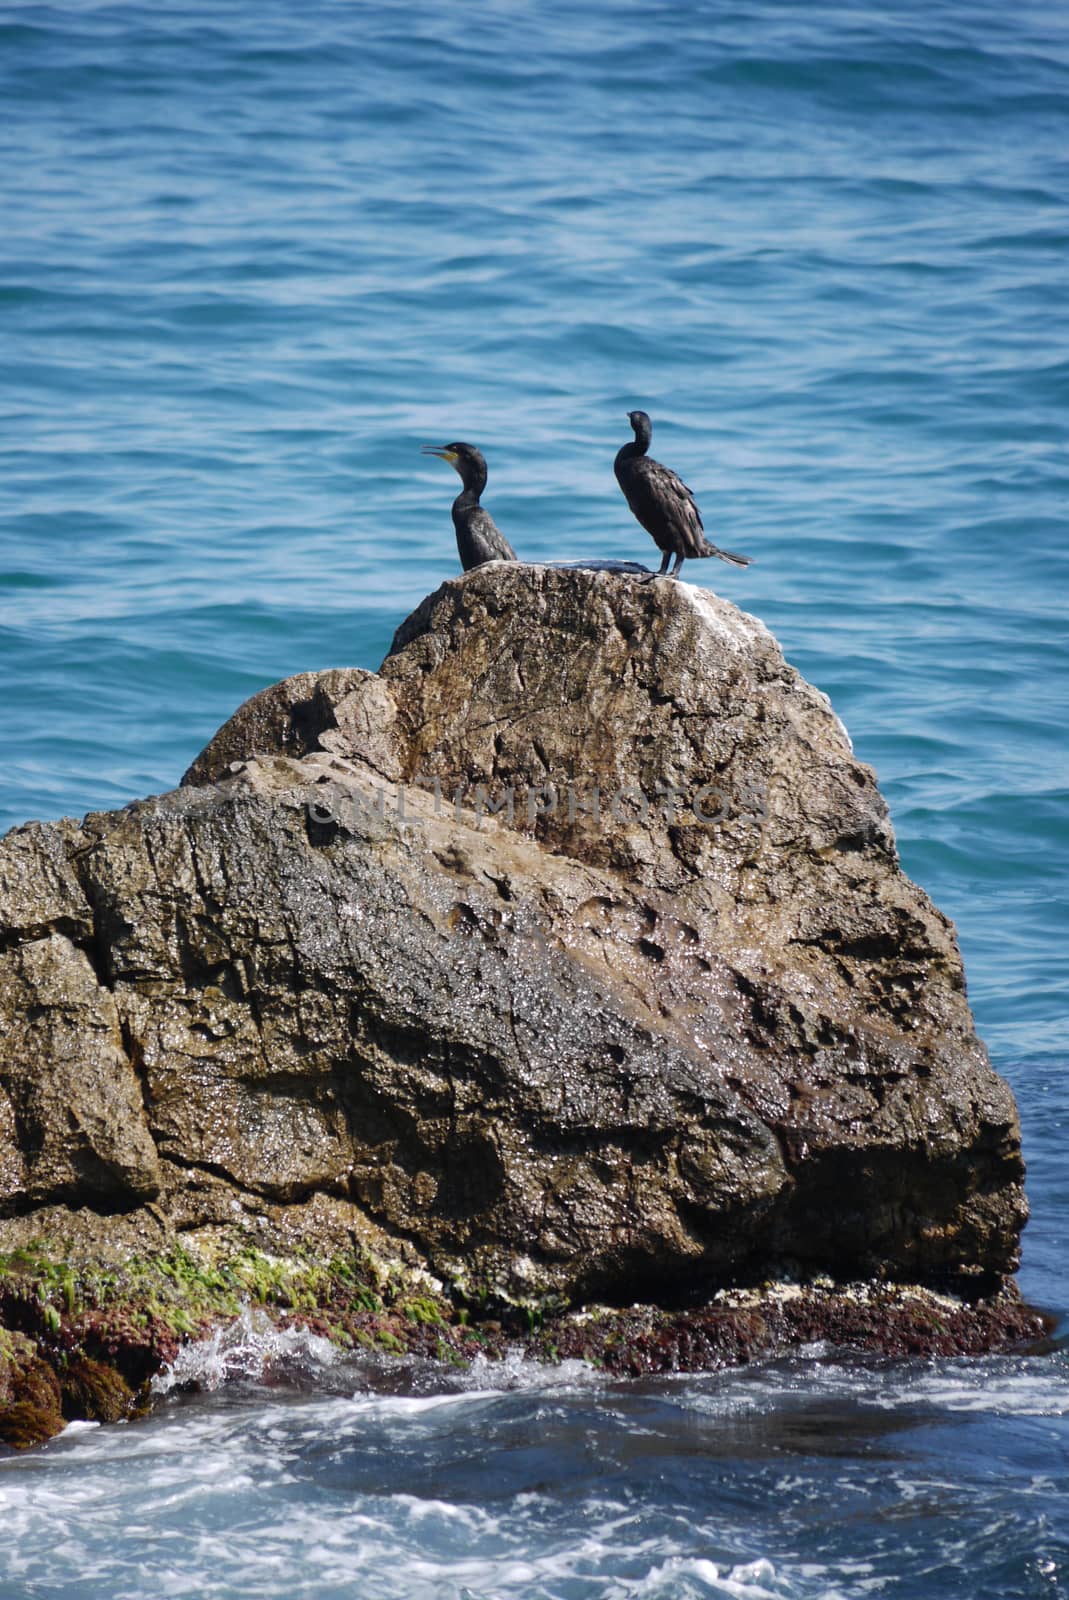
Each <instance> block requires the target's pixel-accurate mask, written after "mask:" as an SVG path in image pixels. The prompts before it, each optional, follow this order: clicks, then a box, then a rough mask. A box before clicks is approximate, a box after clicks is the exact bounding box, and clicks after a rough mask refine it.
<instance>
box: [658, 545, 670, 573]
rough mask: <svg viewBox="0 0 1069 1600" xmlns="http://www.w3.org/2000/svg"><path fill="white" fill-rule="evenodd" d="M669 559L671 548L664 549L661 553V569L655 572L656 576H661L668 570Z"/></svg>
mask: <svg viewBox="0 0 1069 1600" xmlns="http://www.w3.org/2000/svg"><path fill="white" fill-rule="evenodd" d="M671 559H672V552H671V550H666V551H665V553H664V555H663V557H662V558H661V570H660V572H658V574H657V576H658V577H659V578H663V577H664V575H665V573H666V572H667V571H668V563H669V562H670V561H671Z"/></svg>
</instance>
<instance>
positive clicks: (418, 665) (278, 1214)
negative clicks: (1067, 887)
mask: <svg viewBox="0 0 1069 1600" xmlns="http://www.w3.org/2000/svg"><path fill="white" fill-rule="evenodd" d="M0 912H2V922H3V924H4V932H3V937H2V955H0V963H2V965H0V996H2V1002H3V1017H4V1019H5V1020H4V1023H3V1027H4V1029H5V1030H6V1031H5V1033H4V1034H3V1035H2V1036H0V1047H2V1050H3V1055H2V1058H0V1196H2V1199H3V1205H4V1207H5V1209H6V1212H7V1214H8V1215H9V1216H13V1215H17V1214H22V1213H25V1212H26V1211H27V1210H29V1209H31V1208H34V1207H51V1208H53V1211H52V1212H51V1213H50V1215H51V1216H53V1217H54V1216H55V1214H56V1213H55V1208H57V1207H59V1208H68V1209H69V1208H71V1207H78V1206H80V1207H88V1208H92V1210H93V1211H96V1212H101V1213H104V1212H117V1211H125V1212H127V1213H129V1214H130V1216H131V1217H138V1216H142V1215H145V1214H147V1213H148V1212H151V1215H152V1217H153V1218H154V1219H155V1225H156V1226H157V1227H158V1228H159V1229H160V1230H161V1232H162V1234H164V1235H166V1234H167V1232H168V1230H172V1231H173V1230H174V1229H177V1228H193V1227H198V1226H203V1225H204V1224H206V1223H212V1222H221V1221H224V1220H227V1219H228V1218H229V1217H230V1216H232V1215H233V1214H235V1213H236V1214H240V1215H246V1216H253V1215H257V1214H259V1215H261V1216H265V1215H270V1216H271V1217H272V1218H274V1219H275V1220H276V1222H277V1221H279V1219H282V1220H285V1221H288V1225H289V1226H290V1228H291V1233H297V1234H299V1233H300V1228H301V1223H300V1219H301V1218H302V1217H305V1216H310V1215H312V1216H314V1215H315V1214H316V1210H315V1207H309V1204H308V1202H309V1201H310V1200H313V1199H315V1198H316V1197H329V1198H330V1201H331V1204H332V1205H333V1206H334V1208H335V1213H337V1212H339V1211H340V1212H341V1213H344V1214H347V1215H351V1217H352V1218H353V1220H354V1227H355V1226H357V1224H358V1223H362V1222H363V1221H365V1220H366V1221H367V1222H368V1223H369V1224H371V1225H374V1227H375V1228H376V1229H377V1230H379V1231H380V1232H381V1235H382V1236H383V1237H385V1238H392V1239H395V1240H398V1241H401V1240H403V1241H407V1242H408V1243H409V1244H410V1245H414V1246H415V1247H416V1248H417V1250H418V1252H419V1254H420V1256H421V1257H422V1258H423V1259H424V1260H426V1261H427V1262H428V1263H429V1264H430V1265H431V1266H432V1267H433V1268H434V1269H435V1270H436V1271H438V1272H439V1273H442V1274H444V1275H447V1276H450V1277H454V1278H457V1279H459V1280H461V1281H462V1282H466V1283H468V1284H469V1285H471V1286H474V1287H479V1286H489V1287H494V1288H503V1289H507V1290H510V1291H511V1292H513V1293H516V1292H522V1293H546V1292H558V1293H562V1294H564V1295H567V1296H569V1297H572V1298H583V1297H590V1296H594V1295H596V1296H600V1297H602V1298H609V1299H618V1300H631V1299H635V1298H637V1297H638V1296H640V1295H646V1296H649V1297H652V1298H655V1299H656V1298H662V1299H666V1298H671V1297H674V1296H677V1295H679V1294H680V1293H683V1292H694V1291H696V1290H702V1289H711V1288H712V1287H714V1286H715V1285H717V1284H718V1283H722V1282H725V1281H727V1280H729V1279H753V1278H758V1277H764V1276H768V1275H770V1274H772V1273H774V1272H776V1271H782V1270H784V1269H792V1268H793V1269H794V1270H803V1271H807V1272H811V1273H816V1272H820V1273H826V1274H830V1275H831V1276H832V1277H834V1278H836V1279H839V1280H843V1279H846V1278H849V1277H856V1276H858V1275H871V1274H880V1275H884V1276H887V1277H890V1278H897V1279H901V1280H915V1281H924V1282H928V1283H944V1284H952V1285H956V1286H958V1287H959V1288H961V1287H965V1288H972V1289H976V1290H979V1289H980V1288H983V1287H988V1286H990V1285H991V1284H992V1282H995V1281H997V1280H999V1279H1000V1278H1001V1277H1003V1276H1004V1275H1005V1274H1008V1273H1009V1272H1011V1271H1012V1270H1013V1268H1014V1266H1015V1265H1016V1262H1017V1250H1018V1239H1019V1233H1020V1229H1021V1226H1022V1224H1023V1221H1024V1218H1025V1214H1026V1213H1025V1204H1024V1197H1023V1192H1022V1187H1021V1185H1022V1178H1023V1167H1022V1163H1021V1156H1020V1145H1019V1130H1018V1125H1017V1118H1016V1113H1015V1108H1014V1105H1013V1100H1012V1096H1011V1094H1010V1092H1009V1090H1008V1088H1007V1087H1006V1085H1005V1084H1004V1083H1003V1082H1002V1080H1001V1079H999V1078H998V1077H997V1076H996V1074H995V1073H994V1072H993V1071H992V1069H991V1067H990V1064H989V1063H988V1060H987V1057H986V1055H985V1052H984V1050H983V1047H982V1045H981V1044H980V1043H979V1041H978V1040H977V1038H976V1036H975V1033H974V1031H973V1026H972V1019H971V1016H970V1013H969V1009H968V1005H967V1002H966V998H965V986H964V978H963V974H962V967H961V960H960V956H959V954H958V950H957V945H956V943H955V939H954V933H953V929H952V927H951V925H950V924H949V923H948V922H947V920H946V919H945V918H944V917H943V916H941V915H940V913H939V912H938V911H937V910H936V909H935V908H934V907H933V906H932V905H931V903H930V902H929V901H928V900H927V898H926V897H925V895H924V894H923V893H922V892H921V891H920V890H919V889H917V888H916V887H915V886H914V885H913V884H911V883H910V882H909V881H908V880H907V879H906V878H905V877H904V876H903V874H902V872H901V870H900V868H899V866H898V862H897V858H896V855H895V849H894V842H893V837H892V833H891V829H890V826H889V823H888V819H887V812H886V807H885V806H884V804H883V801H882V800H881V798H880V795H879V793H878V791H877V788H876V784H875V780H874V777H873V774H872V773H871V771H870V770H869V769H868V768H867V767H865V766H863V765H861V764H860V763H859V762H857V761H856V760H855V759H854V757H853V755H852V752H851V749H850V745H849V741H848V740H847V737H846V735H845V732H844V731H843V729H842V726H841V724H840V723H839V722H838V720H837V719H836V717H835V715H834V713H833V712H832V711H831V709H830V707H829V705H828V702H827V700H826V699H825V697H824V696H823V695H821V694H820V693H819V692H818V691H816V690H814V689H813V688H811V687H810V686H809V685H808V684H806V683H805V682H804V681H803V680H802V679H801V678H800V677H799V676H798V674H797V673H796V672H795V671H794V670H793V669H792V668H791V667H789V666H788V665H787V664H786V663H785V662H784V660H783V657H782V654H781V652H780V650H779V648H778V646H777V645H776V642H775V640H774V639H773V638H772V637H771V635H770V634H769V633H768V632H767V630H766V629H765V628H764V627H763V626H762V625H761V624H760V623H759V622H756V621H755V620H754V619H752V618H750V617H747V616H745V615H743V614H742V613H741V612H739V611H738V610H737V609H736V608H735V607H734V606H732V605H730V604H728V603H727V602H725V601H723V600H719V599H717V598H716V597H715V596H713V595H710V594H708V593H705V592H703V591H701V590H697V589H693V588H690V587H689V586H687V585H685V584H680V583H673V582H670V581H663V582H661V581H657V582H643V581H641V580H640V579H638V578H635V577H633V576H631V575H626V574H623V573H616V572H610V571H598V572H593V571H582V570H579V571H576V570H562V569H552V568H544V567H530V566H523V565H520V564H515V565H513V564H511V563H510V564H507V565H504V564H502V565H493V566H489V567H483V568H478V569H476V570H474V571H472V572H470V573H468V574H466V575H465V576H464V577H462V578H459V579H456V580H454V581H451V582H449V583H447V584H445V585H444V586H443V587H442V588H441V589H440V590H439V591H438V592H437V593H436V594H435V595H432V596H430V597H429V598H428V599H427V600H426V601H424V603H423V604H422V605H421V606H420V608H419V609H418V610H417V611H416V612H415V613H414V615H413V616H412V617H410V618H409V620H408V621H407V622H406V623H405V624H404V626H403V627H402V628H401V630H400V631H399V633H398V636H397V639H396V640H395V643H394V647H393V650H392V651H391V654H390V655H389V657H388V658H387V660H386V662H385V663H384V665H383V667H382V670H381V672H380V673H379V674H372V673H364V672H357V671H345V672H342V671H337V672H333V673H322V674H318V675H313V674H307V673H306V674H302V675H301V676H300V678H297V679H290V680H288V681H287V682H286V683H284V684H280V685H276V686H275V687H274V688H273V689H269V690H265V691H264V692H263V693H262V694H260V695H257V696H256V697H255V698H254V699H253V700H251V701H250V702H248V703H247V705H245V706H244V707H242V708H241V710H240V711H239V712H238V713H237V714H236V715H235V717H233V718H232V719H231V721H230V722H229V723H228V724H227V725H226V726H225V727H224V728H223V729H222V730H220V733H219V734H218V735H217V736H216V738H215V739H214V740H213V741H212V743H211V744H210V745H209V746H208V748H207V749H206V750H205V751H204V752H203V754H202V755H201V756H200V757H199V758H198V759H197V761H196V762H195V763H194V765H193V767H192V768H191V769H190V772H189V773H188V774H187V776H186V780H185V785H184V787H183V788H181V789H179V790H177V791H175V792H173V793H170V794H166V795H163V796H161V797H159V798H157V799H153V800H149V801H145V802H142V803H139V804H137V805H134V806H130V807H127V808H126V809H125V810H124V811H120V812H116V813H109V814H103V815H94V816H90V817H88V818H86V819H85V821H84V823H83V824H81V825H80V826H77V825H75V824H73V823H70V822H64V823H60V824H55V825H50V826H46V827H41V826H37V825H33V826H31V827H28V828H24V829H20V830H16V831H15V832H14V833H13V834H11V835H9V836H8V838H7V840H6V841H5V842H4V844H3V845H2V846H0ZM148 1202H151V1205H148ZM280 1225H281V1224H280ZM3 1228H4V1225H3V1224H2V1223H0V1242H2V1239H3ZM310 1242H314V1240H311V1241H310Z"/></svg>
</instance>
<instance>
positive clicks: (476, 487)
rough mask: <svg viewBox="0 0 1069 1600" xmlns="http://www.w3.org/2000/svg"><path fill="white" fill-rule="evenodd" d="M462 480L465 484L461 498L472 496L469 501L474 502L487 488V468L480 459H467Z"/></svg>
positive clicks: (461, 476)
mask: <svg viewBox="0 0 1069 1600" xmlns="http://www.w3.org/2000/svg"><path fill="white" fill-rule="evenodd" d="M460 481H461V483H463V485H464V494H462V495H461V496H460V498H461V499H462V500H463V499H464V496H465V495H467V496H469V497H470V502H469V503H474V502H475V501H477V500H478V498H479V496H480V495H481V494H482V492H483V490H484V489H485V488H486V468H485V467H484V466H483V465H482V463H481V462H479V461H465V463H464V471H463V472H462V473H461V475H460Z"/></svg>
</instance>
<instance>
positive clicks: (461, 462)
mask: <svg viewBox="0 0 1069 1600" xmlns="http://www.w3.org/2000/svg"><path fill="white" fill-rule="evenodd" d="M421 448H422V453H423V455H425V456H437V457H438V459H439V461H448V462H449V465H450V466H451V467H453V468H454V469H455V471H457V472H459V473H460V476H461V477H463V476H464V471H465V468H466V467H473V466H481V467H482V468H483V469H484V470H485V467H486V462H485V461H484V460H483V456H482V452H481V451H479V450H476V448H475V446H474V445H473V444H462V443H460V442H459V440H458V441H456V442H454V443H453V444H425V445H423V446H422V447H421Z"/></svg>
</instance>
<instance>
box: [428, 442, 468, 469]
mask: <svg viewBox="0 0 1069 1600" xmlns="http://www.w3.org/2000/svg"><path fill="white" fill-rule="evenodd" d="M419 448H420V454H421V455H424V456H437V457H438V459H439V461H448V462H449V465H450V466H453V464H454V463H455V462H456V461H458V460H459V457H458V455H457V453H456V451H455V450H449V449H447V448H446V446H445V445H444V444H442V445H437V444H422V445H420V447H419Z"/></svg>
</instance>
